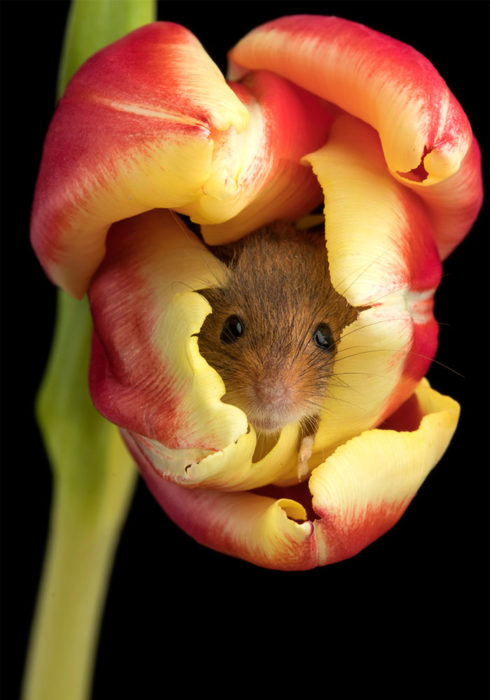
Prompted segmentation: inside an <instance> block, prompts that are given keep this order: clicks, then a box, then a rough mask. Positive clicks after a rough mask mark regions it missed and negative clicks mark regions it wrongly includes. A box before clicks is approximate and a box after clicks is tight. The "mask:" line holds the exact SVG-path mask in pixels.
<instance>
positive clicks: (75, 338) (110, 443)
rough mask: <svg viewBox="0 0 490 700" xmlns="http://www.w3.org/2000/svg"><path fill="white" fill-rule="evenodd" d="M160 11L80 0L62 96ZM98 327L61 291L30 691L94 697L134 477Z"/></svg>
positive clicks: (47, 385)
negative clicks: (104, 405)
mask: <svg viewBox="0 0 490 700" xmlns="http://www.w3.org/2000/svg"><path fill="white" fill-rule="evenodd" d="M155 18H156V0H118V2H114V0H73V2H72V4H71V7H70V13H69V16H68V22H67V29H66V33H65V41H64V45H63V52H62V57H61V62H60V70H59V80H58V97H60V96H61V95H62V93H63V91H64V89H65V87H66V83H67V81H68V80H69V79H70V78H71V76H72V75H73V73H74V72H75V70H77V68H78V67H79V66H80V65H81V64H82V63H83V61H85V60H86V59H87V58H88V57H89V56H90V55H91V54H93V53H94V52H95V51H98V50H99V49H101V48H102V47H104V46H106V45H107V44H109V43H111V42H112V41H115V40H116V39H119V38H120V37H121V36H123V35H124V34H126V33H127V32H130V31H132V30H133V29H136V28H137V27H139V26H141V25H143V24H147V23H148V22H152V21H154V19H155ZM48 21H49V19H48ZM75 138H76V135H75ZM91 334H92V322H91V316H90V311H89V305H88V302H87V299H86V298H85V299H83V300H82V301H77V300H75V299H72V298H71V297H69V296H68V295H67V294H65V293H64V292H61V291H60V292H59V296H58V313H57V319H56V328H55V337H54V342H53V347H52V350H51V355H50V359H49V362H48V367H47V370H46V374H45V376H44V379H43V382H42V386H41V389H40V392H39V395H38V401H37V418H38V422H39V426H40V429H41V433H42V436H43V438H44V442H45V446H46V451H47V454H48V458H49V461H50V464H51V467H52V470H53V502H52V511H51V522H50V531H49V540H48V545H47V550H46V558H45V563H44V568H43V573H42V579H41V585H40V590H39V596H38V601H37V607H36V612H35V615H34V622H33V627H32V631H31V638H30V645H29V650H28V654H27V662H26V670H25V676H24V682H23V688H22V698H23V700H87V698H88V697H90V692H91V690H90V689H91V680H92V669H93V664H94V660H95V652H96V647H97V636H98V630H99V625H100V621H101V616H102V611H103V605H104V600H105V596H106V592H107V588H108V582H109V578H110V572H111V568H112V563H113V558H114V553H115V549H116V546H117V542H118V539H119V534H120V531H121V528H122V525H123V522H124V520H125V517H126V514H127V511H128V508H129V503H130V500H131V495H132V493H133V490H134V484H135V481H136V469H135V467H134V465H133V463H132V459H131V457H130V455H129V453H128V451H127V450H126V448H125V446H124V444H123V442H122V439H121V437H120V435H119V431H118V429H117V428H116V427H115V426H114V425H112V424H111V423H109V422H108V421H106V420H105V419H104V418H102V416H100V415H99V414H98V413H97V411H96V410H95V408H94V406H93V404H92V401H91V398H90V395H89V390H88V368H89V354H90V338H91Z"/></svg>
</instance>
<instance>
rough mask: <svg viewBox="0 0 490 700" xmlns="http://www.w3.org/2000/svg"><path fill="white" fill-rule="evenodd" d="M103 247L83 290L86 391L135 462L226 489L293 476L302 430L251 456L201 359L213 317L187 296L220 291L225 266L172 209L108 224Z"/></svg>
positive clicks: (249, 443)
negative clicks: (88, 337)
mask: <svg viewBox="0 0 490 700" xmlns="http://www.w3.org/2000/svg"><path fill="white" fill-rule="evenodd" d="M107 246H108V255H107V256H106V258H105V260H104V262H103V263H102V265H101V266H100V267H99V269H98V271H97V273H96V275H95V276H94V279H93V281H92V284H91V286H90V290H89V299H90V304H91V310H92V315H93V320H94V331H95V333H94V338H93V346H92V358H91V367H90V390H91V394H92V398H93V400H94V403H95V405H96V407H97V409H98V410H99V412H100V413H102V414H103V415H104V416H105V417H106V418H107V419H108V420H110V421H111V422H113V423H115V424H116V425H118V426H120V428H121V429H122V431H123V435H124V438H125V440H126V442H127V444H128V446H129V447H130V449H131V451H132V453H133V456H134V458H135V460H136V461H137V462H138V463H139V464H141V463H142V462H148V464H150V465H151V467H152V469H154V470H155V471H156V472H157V473H158V474H159V475H160V476H161V477H162V478H165V479H170V480H173V481H176V482H178V483H182V484H185V485H196V484H199V485H201V486H206V487H210V488H225V489H226V490H245V489H253V488H258V487H260V486H263V485H265V484H268V483H271V482H275V481H278V480H281V479H283V478H284V476H285V474H287V473H290V472H292V471H293V472H294V469H295V465H296V460H297V450H298V444H299V440H300V437H299V426H297V425H290V426H287V427H286V428H285V429H284V430H283V431H282V433H281V435H280V437H279V439H278V440H277V442H276V443H275V444H273V445H271V446H269V449H268V450H267V451H266V454H265V455H260V454H259V453H257V450H256V447H257V438H256V435H255V432H254V430H253V428H250V429H248V430H247V418H246V416H245V414H244V413H243V412H242V411H241V410H240V409H238V408H236V407H235V406H232V405H230V404H227V403H223V402H222V401H220V399H221V397H222V396H223V394H224V393H225V388H224V384H223V382H222V380H221V378H220V377H219V375H218V374H217V372H216V371H215V370H214V369H212V368H211V367H210V366H209V365H208V363H207V362H206V361H205V360H204V359H203V358H202V357H201V355H200V353H199V349H198V341H197V337H196V335H197V333H198V332H199V330H200V328H201V325H202V323H203V321H204V318H205V317H206V316H207V314H208V313H209V312H210V310H211V308H210V306H209V303H208V302H207V301H206V300H205V299H204V297H203V296H202V295H200V294H196V293H195V292H194V291H193V290H196V289H201V288H209V287H212V286H213V285H216V284H218V283H219V282H220V280H222V277H221V276H222V274H223V264H222V263H221V262H220V261H219V260H218V259H217V258H215V257H214V256H213V255H212V254H211V253H210V252H209V251H208V250H207V248H205V246H204V245H203V244H202V243H201V241H200V240H199V239H198V238H197V237H196V236H195V235H194V234H193V233H192V232H191V231H190V230H189V229H187V227H186V226H185V225H184V224H183V223H182V221H181V220H180V218H179V217H178V216H177V215H175V214H173V213H172V212H170V211H168V210H153V211H151V212H146V213H145V214H140V215H139V216H137V217H133V218H132V219H126V220H124V221H121V222H118V223H117V224H114V225H113V227H112V228H111V231H110V233H109V235H108V238H107Z"/></svg>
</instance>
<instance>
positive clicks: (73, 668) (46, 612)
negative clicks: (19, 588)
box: [23, 472, 134, 700]
mask: <svg viewBox="0 0 490 700" xmlns="http://www.w3.org/2000/svg"><path fill="white" fill-rule="evenodd" d="M133 473H134V472H133ZM128 476H129V478H128ZM123 481H124V482H125V483H124V484H123V485H122V490H126V492H128V491H129V493H130V488H129V487H130V485H131V483H132V479H131V476H130V475H128V474H126V475H125V476H124V477H123ZM129 493H127V495H129ZM120 495H121V496H122V498H121V503H120V506H122V507H121V509H120V512H122V511H125V507H124V506H125V503H124V500H125V498H124V496H125V495H126V494H124V493H123V494H120ZM127 500H129V499H127ZM111 525H112V526H111ZM118 534H119V527H118V525H117V523H113V524H110V523H109V524H107V523H101V522H99V521H98V519H97V518H92V519H91V518H86V517H84V514H83V513H81V512H80V509H79V508H78V507H77V499H76V497H74V494H73V493H72V492H71V490H70V489H69V488H67V487H66V486H65V485H63V484H57V485H56V488H55V492H54V498H53V504H52V519H51V527H50V536H49V542H48V549H47V553H46V561H45V568H44V572H43V577H42V582H41V587H40V593H39V600H38V608H37V614H36V617H35V620H34V626H33V631H32V638H31V647H30V653H29V657H28V663H27V668H26V675H25V685H24V692H23V698H25V700H67V699H68V698H69V699H70V700H86V699H87V698H89V697H90V689H91V683H92V675H93V674H92V669H93V663H94V659H95V652H96V649H97V637H98V630H99V623H100V618H101V615H102V610H103V605H104V600H105V595H106V591H107V587H108V582H109V578H110V572H111V568H112V561H113V556H114V550H115V547H116V544H117V541H118Z"/></svg>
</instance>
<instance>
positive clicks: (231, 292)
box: [198, 222, 358, 479]
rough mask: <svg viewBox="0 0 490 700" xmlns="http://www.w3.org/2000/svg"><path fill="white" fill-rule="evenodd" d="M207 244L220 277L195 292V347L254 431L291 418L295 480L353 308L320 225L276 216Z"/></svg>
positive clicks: (303, 468)
mask: <svg viewBox="0 0 490 700" xmlns="http://www.w3.org/2000/svg"><path fill="white" fill-rule="evenodd" d="M209 249H210V250H211V251H212V252H213V254H214V255H216V256H217V257H218V258H219V259H220V260H222V261H223V262H224V263H225V264H226V266H227V278H226V282H225V285H224V286H222V287H217V288H214V289H202V290H199V293H200V294H202V295H203V296H204V297H205V298H206V299H207V300H208V301H209V303H210V305H211V307H212V313H211V314H209V315H208V316H207V317H206V319H205V321H204V323H203V326H202V328H201V330H200V332H199V335H198V343H199V351H200V353H201V355H202V356H203V357H204V358H205V359H206V361H207V362H208V363H209V364H210V365H211V366H212V367H213V368H214V369H215V370H216V371H217V372H218V373H219V374H220V375H221V377H222V379H223V382H224V384H225V388H226V394H225V395H224V396H223V398H222V400H223V401H225V402H227V403H230V404H234V405H235V406H238V407H239V408H241V409H242V410H243V411H244V412H245V413H246V414H247V417H248V420H249V423H251V424H252V425H253V427H254V429H255V431H256V432H257V434H258V436H259V437H260V436H261V435H262V434H271V433H279V431H280V430H281V429H282V428H283V427H284V426H285V425H287V424H288V423H296V422H299V423H300V426H301V433H300V435H301V441H300V444H299V448H298V478H299V479H301V478H302V477H303V476H305V475H306V474H307V473H308V460H309V458H310V456H311V453H312V447H313V441H314V437H315V433H316V430H317V428H318V422H319V415H320V412H321V409H322V405H323V403H324V400H325V397H326V395H327V393H328V383H329V379H330V378H331V376H332V371H333V362H334V358H335V354H336V346H337V343H338V340H339V338H340V334H341V331H342V329H343V328H344V326H346V325H347V324H349V323H351V322H352V321H353V320H354V319H355V318H356V317H357V312H358V310H357V309H355V308H354V307H352V306H350V305H349V304H348V302H347V301H346V300H345V299H344V297H342V296H341V295H340V294H338V293H337V292H336V291H335V289H334V288H333V287H332V284H331V282H330V275H329V270H328V261H327V251H326V247H325V236H324V233H323V231H320V230H312V231H299V230H297V229H296V228H295V227H294V226H292V225H290V224H285V223H280V222H278V223H274V224H271V225H269V226H266V227H264V228H262V229H259V230H258V231H254V232H253V233H250V234H248V235H247V236H245V237H243V238H242V239H240V240H239V241H237V242H236V243H233V244H230V245H227V246H215V247H210V248H209Z"/></svg>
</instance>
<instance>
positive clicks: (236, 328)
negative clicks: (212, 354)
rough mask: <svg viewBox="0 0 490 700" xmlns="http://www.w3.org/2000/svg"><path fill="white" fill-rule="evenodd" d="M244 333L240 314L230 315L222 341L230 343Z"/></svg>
mask: <svg viewBox="0 0 490 700" xmlns="http://www.w3.org/2000/svg"><path fill="white" fill-rule="evenodd" d="M242 335H243V321H242V319H241V318H239V317H238V316H228V318H227V319H226V321H225V322H224V324H223V330H222V331H221V336H220V338H221V342H222V343H226V344H227V345H229V344H230V343H234V342H235V341H237V340H238V338H240V337H241V336H242Z"/></svg>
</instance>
